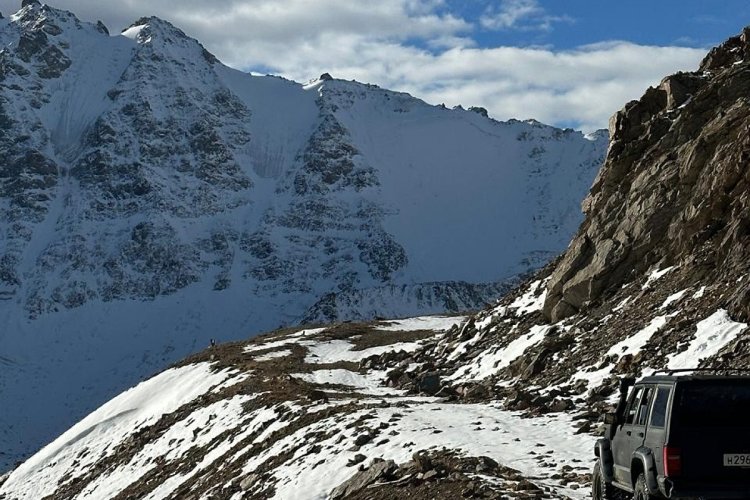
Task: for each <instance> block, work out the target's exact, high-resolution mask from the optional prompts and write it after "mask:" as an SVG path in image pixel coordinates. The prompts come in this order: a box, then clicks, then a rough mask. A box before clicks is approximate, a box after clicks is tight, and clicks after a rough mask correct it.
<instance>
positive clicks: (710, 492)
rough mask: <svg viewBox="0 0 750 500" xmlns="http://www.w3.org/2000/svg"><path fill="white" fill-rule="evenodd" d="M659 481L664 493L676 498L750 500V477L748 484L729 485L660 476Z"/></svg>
mask: <svg viewBox="0 0 750 500" xmlns="http://www.w3.org/2000/svg"><path fill="white" fill-rule="evenodd" d="M657 483H658V484H659V490H660V492H661V493H662V495H664V496H665V497H667V498H672V499H675V500H688V499H695V500H700V499H706V500H738V499H748V500H750V479H749V480H748V483H747V484H732V485H727V484H707V483H692V482H687V481H679V480H676V481H672V480H670V479H667V478H663V477H659V478H657Z"/></svg>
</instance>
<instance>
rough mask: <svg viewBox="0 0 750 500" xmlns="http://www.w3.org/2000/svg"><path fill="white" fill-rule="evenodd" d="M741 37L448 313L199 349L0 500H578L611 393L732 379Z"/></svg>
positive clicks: (747, 362) (743, 315) (671, 87)
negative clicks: (632, 383)
mask: <svg viewBox="0 0 750 500" xmlns="http://www.w3.org/2000/svg"><path fill="white" fill-rule="evenodd" d="M749 74H750V27H749V28H747V29H745V30H744V31H743V33H742V34H741V35H740V36H737V37H733V38H731V39H729V40H728V41H727V42H725V43H724V44H722V45H721V46H719V47H717V48H715V49H713V50H712V51H711V52H710V53H709V55H708V56H707V57H706V58H705V59H704V61H703V63H702V64H701V66H700V68H699V69H698V71H695V72H691V73H680V74H677V75H672V76H670V77H667V78H665V79H664V80H663V81H662V82H661V84H660V85H659V86H658V87H655V88H650V89H648V90H647V91H646V93H645V94H644V96H643V97H642V98H641V99H640V100H638V101H633V102H630V103H628V104H627V105H626V106H625V107H624V108H623V110H621V111H620V112H618V113H617V114H616V115H615V116H614V117H613V120H612V121H611V134H612V144H611V146H610V148H609V151H608V154H607V159H606V161H605V163H604V166H603V167H602V170H601V174H600V176H599V177H598V178H597V181H596V182H595V184H594V186H593V187H592V190H591V193H590V196H589V197H588V198H587V199H586V203H585V207H586V209H587V215H586V220H585V221H584V223H583V224H582V226H581V228H580V230H579V232H578V234H577V235H576V236H575V237H574V238H573V242H572V244H571V245H570V246H569V248H568V249H567V250H566V252H565V253H564V254H563V255H562V256H561V258H559V259H557V260H556V261H555V262H553V263H551V264H550V265H548V266H546V267H545V268H544V269H542V270H541V271H539V272H538V273H537V275H536V276H534V277H532V278H531V279H529V280H527V281H525V282H524V283H522V284H521V285H520V286H519V287H517V288H516V289H514V290H513V291H512V292H510V293H508V294H506V295H505V296H504V297H503V298H502V299H500V301H498V302H497V303H496V304H494V305H492V306H491V307H488V308H486V309H485V310H483V311H481V312H479V313H477V314H475V315H472V316H467V317H459V318H445V317H429V318H413V319H410V320H400V321H378V322H371V323H369V324H353V323H340V324H337V325H330V326H327V327H322V328H316V329H306V330H299V329H287V330H283V331H278V332H274V333H273V334H269V335H264V336H261V337H256V338H254V339H251V340H250V341H246V342H236V343H231V344H225V345H220V346H217V347H214V348H210V349H206V350H205V351H204V352H202V353H200V354H197V355H194V356H192V357H190V358H188V359H185V360H184V361H183V362H182V363H180V364H178V365H175V366H173V367H172V368H170V369H169V370H167V371H164V372H162V373H161V374H159V375H157V376H155V377H154V378H151V379H149V380H147V381H145V382H143V383H141V384H140V385H138V386H136V387H134V388H132V389H130V390H129V391H127V392H124V393H123V394H121V395H120V396H118V397H117V398H115V399H113V400H111V401H110V402H108V403H106V404H105V405H103V406H102V407H101V408H99V409H98V410H96V411H95V412H93V413H92V414H90V415H89V416H88V417H86V418H85V419H83V420H82V421H80V422H79V423H78V424H76V425H75V426H74V427H72V428H71V429H69V430H68V431H67V432H65V433H64V434H63V435H62V436H60V437H59V438H58V439H56V440H55V441H54V442H52V443H51V444H49V445H48V446H47V447H45V448H44V449H42V450H41V451H40V452H39V453H38V454H36V455H35V456H34V457H32V458H31V459H30V460H28V461H27V462H26V463H24V464H23V465H21V466H20V467H18V468H17V469H16V470H15V471H13V472H12V473H11V474H9V475H8V476H6V477H5V478H4V479H0V483H2V484H0V499H1V500H17V499H23V500H25V499H31V498H39V497H42V496H45V495H49V496H47V497H46V498H53V499H62V498H65V499H68V498H77V499H84V498H149V499H162V498H170V499H176V498H228V499H233V500H239V499H243V498H279V499H285V500H286V499H297V498H299V499H306V500H307V499H321V500H322V499H334V500H338V499H344V498H345V499H347V500H365V499H392V498H414V499H418V500H423V499H424V500H427V499H432V498H572V499H584V498H589V491H588V486H589V482H590V475H589V474H588V471H590V470H591V465H592V463H593V459H594V457H593V444H594V442H595V439H596V434H597V431H598V430H599V429H600V427H599V425H598V424H597V422H599V421H600V417H601V416H602V415H603V414H604V413H606V412H608V411H612V410H613V409H614V405H615V402H616V400H617V387H618V385H619V383H618V377H619V376H622V375H632V376H642V375H647V374H651V373H653V372H654V371H655V370H658V369H662V370H664V369H667V370H670V369H671V370H674V369H685V368H695V367H711V368H714V369H724V370H726V369H728V368H748V367H750V328H749V327H748V324H750V222H749V221H748V214H749V213H750V195H749V193H750V169H749V168H748V162H747V160H748V158H750V112H749V111H750V100H748V97H747V96H748V95H749V92H750V78H748V75H749Z"/></svg>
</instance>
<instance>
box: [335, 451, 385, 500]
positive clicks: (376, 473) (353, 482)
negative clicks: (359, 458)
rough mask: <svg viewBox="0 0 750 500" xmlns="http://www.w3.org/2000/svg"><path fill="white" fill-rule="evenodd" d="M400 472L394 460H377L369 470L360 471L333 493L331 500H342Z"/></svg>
mask: <svg viewBox="0 0 750 500" xmlns="http://www.w3.org/2000/svg"><path fill="white" fill-rule="evenodd" d="M396 470H398V466H397V465H396V463H395V462H394V461H393V460H388V461H386V460H383V459H375V460H373V462H372V463H371V464H370V466H369V467H368V468H367V469H364V470H360V471H358V472H357V473H356V474H354V475H353V476H352V477H350V478H349V479H347V480H346V481H344V482H343V483H342V484H340V485H338V486H337V487H335V488H334V489H333V491H331V495H330V499H331V500H340V499H343V498H346V497H348V496H349V495H352V494H354V493H356V492H357V491H360V490H362V489H364V488H366V487H368V486H369V485H371V484H372V483H374V482H376V481H378V480H379V479H381V478H388V477H390V476H391V475H392V474H393V473H394V472H396Z"/></svg>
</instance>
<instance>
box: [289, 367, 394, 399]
mask: <svg viewBox="0 0 750 500" xmlns="http://www.w3.org/2000/svg"><path fill="white" fill-rule="evenodd" d="M292 376H293V377H296V378H298V379H300V380H304V381H305V382H309V383H311V384H316V385H325V384H335V385H344V386H347V387H351V388H353V389H356V390H357V392H361V393H363V394H372V395H386V394H390V395H399V394H403V392H404V391H398V390H395V389H391V388H389V387H384V386H383V383H382V380H381V379H379V378H377V377H376V376H372V375H370V376H367V375H361V374H359V373H355V372H353V371H350V370H342V369H336V370H315V371H313V372H311V373H295V374H293V375H292Z"/></svg>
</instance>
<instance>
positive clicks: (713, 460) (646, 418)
mask: <svg viewBox="0 0 750 500" xmlns="http://www.w3.org/2000/svg"><path fill="white" fill-rule="evenodd" d="M679 372H682V370H673V371H667V372H664V374H663V375H659V374H658V373H659V372H657V374H656V375H654V376H650V377H645V378H643V379H642V380H640V381H639V382H637V383H636V382H635V379H632V378H631V379H623V380H622V381H621V385H620V403H619V404H618V406H617V411H616V412H615V413H614V414H609V415H606V416H605V424H606V426H605V429H606V430H605V437H604V438H601V439H599V440H598V441H597V443H596V447H595V450H594V451H595V454H596V456H597V457H598V460H597V461H596V465H595V466H594V473H593V478H592V481H593V484H592V496H593V498H594V500H602V499H605V500H609V499H615V498H625V495H626V493H625V492H628V493H632V494H633V496H632V498H634V499H635V500H645V499H649V498H676V499H704V498H705V499H736V498H746V499H750V376H740V375H730V374H728V373H725V374H722V373H721V372H717V371H713V372H709V371H699V370H690V372H691V374H689V375H688V374H682V373H679ZM631 387H632V389H630V388H631ZM628 389H630V390H628Z"/></svg>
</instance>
